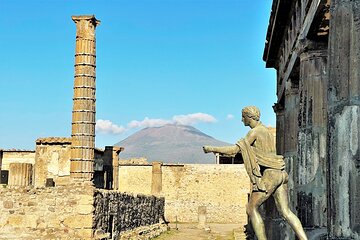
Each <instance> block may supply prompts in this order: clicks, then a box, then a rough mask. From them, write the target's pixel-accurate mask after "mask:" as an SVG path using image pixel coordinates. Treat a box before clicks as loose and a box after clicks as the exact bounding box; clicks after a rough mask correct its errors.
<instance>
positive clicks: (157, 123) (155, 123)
mask: <svg viewBox="0 0 360 240" xmlns="http://www.w3.org/2000/svg"><path fill="white" fill-rule="evenodd" d="M169 123H171V121H169V120H165V119H160V118H158V119H151V118H148V117H146V118H144V120H142V121H137V120H133V121H131V122H129V123H128V125H127V126H128V128H146V127H161V126H164V125H166V124H169Z"/></svg>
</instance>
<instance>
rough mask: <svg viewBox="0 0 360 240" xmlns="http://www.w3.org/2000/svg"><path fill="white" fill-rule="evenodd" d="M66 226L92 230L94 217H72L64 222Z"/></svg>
mask: <svg viewBox="0 0 360 240" xmlns="http://www.w3.org/2000/svg"><path fill="white" fill-rule="evenodd" d="M64 225H65V226H67V227H69V228H91V227H92V215H72V216H69V217H67V218H65V220H64Z"/></svg>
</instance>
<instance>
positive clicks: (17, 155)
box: [0, 150, 35, 170]
mask: <svg viewBox="0 0 360 240" xmlns="http://www.w3.org/2000/svg"><path fill="white" fill-rule="evenodd" d="M0 151H1V152H2V159H1V161H0V163H1V166H0V169H1V170H9V167H10V163H31V164H34V163H35V151H24V150H0Z"/></svg>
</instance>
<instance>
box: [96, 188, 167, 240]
mask: <svg viewBox="0 0 360 240" xmlns="http://www.w3.org/2000/svg"><path fill="white" fill-rule="evenodd" d="M164 201H165V200H164V198H157V197H155V196H145V195H132V194H127V193H122V192H118V191H110V190H100V189H97V190H95V195H94V206H95V212H94V223H93V228H94V231H95V235H102V236H107V237H110V238H111V239H118V237H119V236H120V235H122V233H124V232H126V235H130V236H131V231H134V234H136V231H137V230H136V229H138V228H140V227H145V226H151V227H149V228H148V229H152V228H153V225H159V226H158V228H157V231H155V232H154V231H149V233H150V234H151V236H154V235H159V234H160V233H161V232H162V231H164V230H166V228H165V229H164V228H161V227H160V225H161V222H160V221H159V220H161V219H163V216H164ZM129 231H130V233H129ZM142 231H143V233H144V232H146V230H145V229H144V228H143V229H142Z"/></svg>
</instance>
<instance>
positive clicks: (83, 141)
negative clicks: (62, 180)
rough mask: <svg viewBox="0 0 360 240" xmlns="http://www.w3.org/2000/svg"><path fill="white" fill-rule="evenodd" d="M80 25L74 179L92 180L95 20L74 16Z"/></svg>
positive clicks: (76, 67)
mask: <svg viewBox="0 0 360 240" xmlns="http://www.w3.org/2000/svg"><path fill="white" fill-rule="evenodd" d="M72 19H73V21H74V22H75V24H76V48H75V76H74V99H73V100H74V101H73V104H74V105H73V112H72V134H71V137H72V144H71V165H70V175H71V177H73V178H82V179H86V180H91V179H92V178H93V174H94V147H95V101H96V99H95V89H96V87H95V79H96V75H95V72H96V71H95V68H96V52H95V49H96V46H95V28H96V26H97V25H99V23H100V21H98V20H97V19H96V18H95V16H93V15H92V16H73V17H72Z"/></svg>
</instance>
